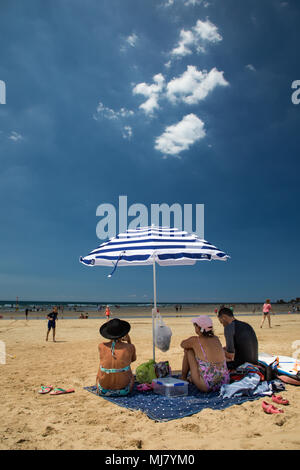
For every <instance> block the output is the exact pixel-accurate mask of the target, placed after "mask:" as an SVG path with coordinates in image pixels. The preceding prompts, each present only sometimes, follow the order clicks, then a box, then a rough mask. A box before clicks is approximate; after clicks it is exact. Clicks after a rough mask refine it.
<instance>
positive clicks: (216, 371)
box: [181, 315, 229, 392]
mask: <svg viewBox="0 0 300 470" xmlns="http://www.w3.org/2000/svg"><path fill="white" fill-rule="evenodd" d="M192 322H193V323H194V327H195V333H196V336H191V337H190V338H188V339H185V340H184V341H182V343H181V347H182V348H183V349H184V356H183V362H182V375H181V379H182V380H189V381H190V382H192V383H193V384H194V385H196V387H197V388H198V389H199V390H200V391H201V392H210V391H217V390H219V389H220V388H221V386H222V385H223V384H228V383H229V372H228V369H227V365H226V359H225V355H224V351H223V348H222V345H221V343H220V340H219V338H218V337H217V336H215V335H214V332H213V323H212V320H211V318H210V317H208V316H207V315H201V316H200V317H197V318H194V319H193V320H192ZM188 372H190V373H191V375H190V377H189V378H187V377H188Z"/></svg>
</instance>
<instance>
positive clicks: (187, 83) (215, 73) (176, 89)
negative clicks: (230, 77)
mask: <svg viewBox="0 0 300 470" xmlns="http://www.w3.org/2000/svg"><path fill="white" fill-rule="evenodd" d="M223 74H224V72H220V71H219V70H217V69H216V68H215V67H214V68H213V69H211V71H210V72H207V71H206V70H203V71H201V70H197V67H195V66H194V65H189V66H188V67H187V69H186V71H185V72H184V73H183V74H182V75H180V76H179V77H178V78H173V80H171V81H170V82H169V83H168V84H167V98H168V99H169V101H171V102H172V103H176V102H178V101H182V102H184V103H186V104H197V103H198V102H199V101H202V100H204V99H205V98H206V97H207V95H208V94H209V93H210V92H211V91H213V90H214V89H215V88H216V87H217V86H228V85H229V83H228V82H227V81H226V80H225V78H224V76H223Z"/></svg>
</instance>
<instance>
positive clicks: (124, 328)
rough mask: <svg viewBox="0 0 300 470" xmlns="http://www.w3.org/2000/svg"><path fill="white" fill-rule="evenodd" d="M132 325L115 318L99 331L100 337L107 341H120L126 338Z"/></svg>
mask: <svg viewBox="0 0 300 470" xmlns="http://www.w3.org/2000/svg"><path fill="white" fill-rule="evenodd" d="M130 328H131V326H130V324H129V323H128V322H127V321H124V320H120V319H119V318H113V319H112V320H109V321H108V322H106V323H104V325H102V326H101V327H100V329H99V332H100V335H101V336H104V338H107V339H119V338H122V337H123V336H126V335H127V333H129V331H130Z"/></svg>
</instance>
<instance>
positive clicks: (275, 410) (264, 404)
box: [261, 401, 284, 414]
mask: <svg viewBox="0 0 300 470" xmlns="http://www.w3.org/2000/svg"><path fill="white" fill-rule="evenodd" d="M261 406H262V409H263V410H264V412H265V413H267V414H278V413H283V412H284V411H283V410H280V409H279V408H276V406H274V405H271V404H269V403H267V402H266V401H263V402H262V404H261Z"/></svg>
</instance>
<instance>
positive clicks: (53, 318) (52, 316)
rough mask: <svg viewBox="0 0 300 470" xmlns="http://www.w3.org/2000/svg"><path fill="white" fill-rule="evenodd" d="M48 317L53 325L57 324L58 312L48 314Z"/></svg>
mask: <svg viewBox="0 0 300 470" xmlns="http://www.w3.org/2000/svg"><path fill="white" fill-rule="evenodd" d="M48 317H49V319H50V320H49V321H51V322H52V323H55V321H56V319H57V313H56V312H51V313H49V314H48Z"/></svg>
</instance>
